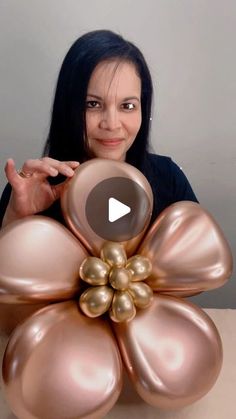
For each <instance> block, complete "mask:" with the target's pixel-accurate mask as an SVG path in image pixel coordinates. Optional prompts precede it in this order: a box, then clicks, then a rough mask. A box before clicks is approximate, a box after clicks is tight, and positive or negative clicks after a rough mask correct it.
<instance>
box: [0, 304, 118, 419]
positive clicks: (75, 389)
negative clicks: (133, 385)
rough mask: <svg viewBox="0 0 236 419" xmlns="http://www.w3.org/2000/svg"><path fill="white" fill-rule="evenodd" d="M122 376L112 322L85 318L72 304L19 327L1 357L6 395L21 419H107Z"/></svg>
mask: <svg viewBox="0 0 236 419" xmlns="http://www.w3.org/2000/svg"><path fill="white" fill-rule="evenodd" d="M121 374H122V366H121V360H120V355H119V352H118V350H117V345H116V342H115V338H114V336H113V334H112V332H111V330H110V328H109V326H108V324H107V323H106V322H105V321H104V320H101V319H99V320H98V319H96V320H94V319H92V320H91V319H89V318H87V317H86V316H83V315H82V314H81V313H80V312H79V309H78V307H77V305H76V303H74V302H64V303H60V304H53V305H52V306H49V307H47V308H45V309H42V310H40V311H39V312H37V313H36V314H34V315H33V316H32V317H31V318H30V319H28V320H27V321H25V322H24V323H23V324H22V325H21V326H18V327H17V329H16V330H15V332H14V333H13V335H12V337H11V339H10V341H9V344H8V347H7V349H6V353H5V356H4V361H3V379H4V389H5V393H6V397H7V400H8V402H9V405H10V407H11V409H12V411H13V412H14V413H15V414H16V416H17V417H19V418H20V419H23V418H24V419H42V418H50V419H68V418H98V417H103V416H105V414H106V413H107V412H108V411H109V410H110V409H111V407H112V406H113V405H114V403H115V402H116V400H117V398H118V396H119V393H120V390H121V385H122V377H121Z"/></svg>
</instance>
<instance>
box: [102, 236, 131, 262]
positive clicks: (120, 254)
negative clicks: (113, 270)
mask: <svg viewBox="0 0 236 419" xmlns="http://www.w3.org/2000/svg"><path fill="white" fill-rule="evenodd" d="M101 258H102V259H103V260H104V261H105V262H107V263H108V264H109V265H110V266H115V267H117V268H121V267H123V266H125V264H126V261H127V257H126V252H125V249H124V247H123V246H122V245H121V244H120V243H115V242H105V243H104V245H103V246H102V249H101Z"/></svg>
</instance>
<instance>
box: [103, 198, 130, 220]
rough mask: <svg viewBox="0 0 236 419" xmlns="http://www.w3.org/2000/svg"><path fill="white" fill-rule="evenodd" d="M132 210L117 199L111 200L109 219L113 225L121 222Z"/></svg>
mask: <svg viewBox="0 0 236 419" xmlns="http://www.w3.org/2000/svg"><path fill="white" fill-rule="evenodd" d="M130 211H131V208H130V207H128V205H125V204H123V203H122V202H120V201H118V200H117V199H115V198H109V207H108V219H109V221H110V222H111V223H114V221H117V220H119V219H120V218H121V217H124V215H126V214H129V213H130Z"/></svg>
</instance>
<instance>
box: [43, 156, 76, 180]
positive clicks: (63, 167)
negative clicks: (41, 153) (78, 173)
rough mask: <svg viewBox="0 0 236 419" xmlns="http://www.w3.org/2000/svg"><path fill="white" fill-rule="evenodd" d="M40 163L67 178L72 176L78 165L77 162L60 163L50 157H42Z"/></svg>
mask: <svg viewBox="0 0 236 419" xmlns="http://www.w3.org/2000/svg"><path fill="white" fill-rule="evenodd" d="M40 161H41V162H42V163H43V164H44V165H46V166H50V167H53V168H54V169H56V170H57V171H58V173H60V174H62V175H64V176H67V177H72V176H73V175H74V170H73V169H75V168H76V167H78V165H79V162H61V161H59V160H55V159H52V158H50V157H43V158H42V159H40ZM58 173H57V174H58Z"/></svg>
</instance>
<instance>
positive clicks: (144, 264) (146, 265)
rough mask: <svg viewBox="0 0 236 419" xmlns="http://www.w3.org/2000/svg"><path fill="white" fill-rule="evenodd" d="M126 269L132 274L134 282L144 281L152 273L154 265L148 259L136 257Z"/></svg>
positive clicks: (131, 259)
mask: <svg viewBox="0 0 236 419" xmlns="http://www.w3.org/2000/svg"><path fill="white" fill-rule="evenodd" d="M125 267H126V269H129V270H130V271H131V272H132V281H143V280H144V279H146V278H148V277H149V275H150V274H151V272H152V264H151V262H150V260H149V259H148V258H147V257H143V256H140V255H135V256H132V257H131V258H129V260H128V261H127V264H126V266H125Z"/></svg>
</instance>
